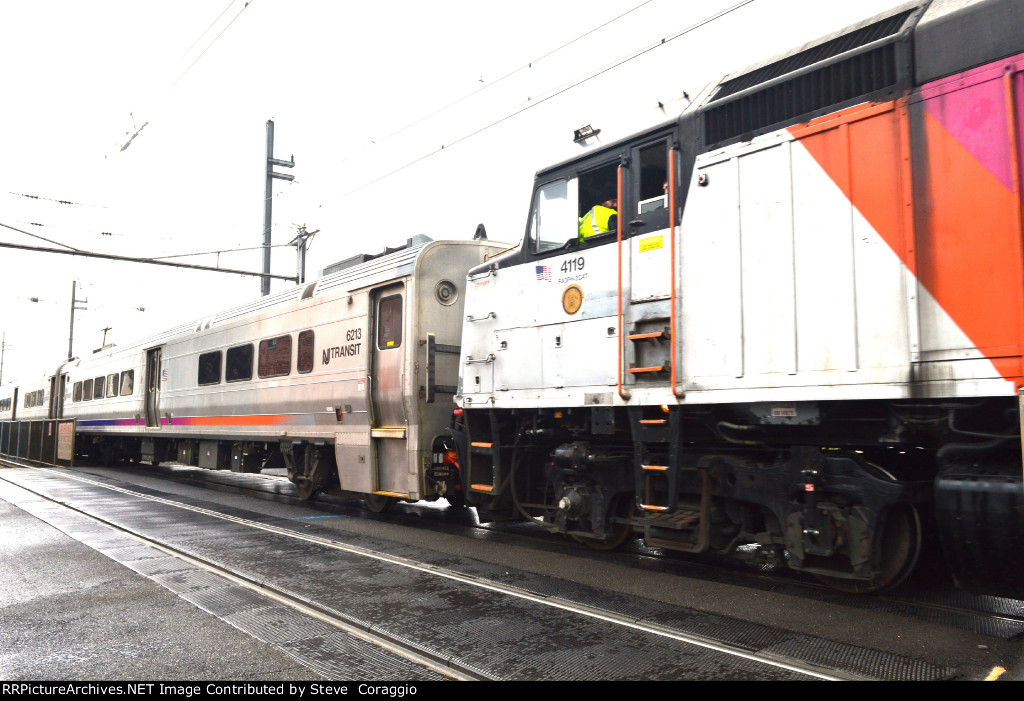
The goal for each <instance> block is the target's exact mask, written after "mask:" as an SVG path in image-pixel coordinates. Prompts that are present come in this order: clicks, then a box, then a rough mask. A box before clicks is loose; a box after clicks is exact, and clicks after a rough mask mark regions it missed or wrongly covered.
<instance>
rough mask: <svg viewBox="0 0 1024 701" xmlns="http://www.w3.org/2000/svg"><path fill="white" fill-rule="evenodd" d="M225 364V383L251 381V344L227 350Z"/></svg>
mask: <svg viewBox="0 0 1024 701" xmlns="http://www.w3.org/2000/svg"><path fill="white" fill-rule="evenodd" d="M227 356H228V357H227V362H226V363H225V366H224V380H225V381H226V382H241V381H242V380H251V379H252V344H251V343H247V344H246V345H244V346H235V347H234V348H228V354H227Z"/></svg>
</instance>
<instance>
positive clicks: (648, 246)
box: [640, 236, 665, 253]
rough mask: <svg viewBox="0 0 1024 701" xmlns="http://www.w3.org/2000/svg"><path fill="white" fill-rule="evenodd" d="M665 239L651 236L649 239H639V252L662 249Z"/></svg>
mask: <svg viewBox="0 0 1024 701" xmlns="http://www.w3.org/2000/svg"><path fill="white" fill-rule="evenodd" d="M664 245H665V239H664V237H662V236H652V237H651V238H649V239H640V252H641V253H644V252H646V251H656V250H658V249H659V248H662V247H664Z"/></svg>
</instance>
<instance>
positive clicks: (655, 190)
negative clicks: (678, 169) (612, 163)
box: [628, 139, 672, 235]
mask: <svg viewBox="0 0 1024 701" xmlns="http://www.w3.org/2000/svg"><path fill="white" fill-rule="evenodd" d="M668 146H669V145H668V140H666V139H661V140H660V141H656V142H655V143H653V144H647V145H645V146H640V147H639V148H635V149H634V150H633V159H634V161H633V163H634V166H633V168H632V170H633V171H634V172H638V173H639V174H640V177H639V178H636V179H635V180H634V182H633V187H634V188H635V190H634V192H633V193H632V195H633V201H634V202H636V204H635V205H633V206H632V207H631V208H630V214H629V217H630V218H629V220H628V221H629V224H630V229H631V230H632V233H635V234H639V235H643V234H646V233H651V232H653V231H658V230H660V229H667V228H668V226H669V211H668V159H669V158H670V157H671V153H672V152H671V151H670V150H669V147H668Z"/></svg>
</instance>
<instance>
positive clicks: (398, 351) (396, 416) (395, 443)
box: [370, 285, 409, 497]
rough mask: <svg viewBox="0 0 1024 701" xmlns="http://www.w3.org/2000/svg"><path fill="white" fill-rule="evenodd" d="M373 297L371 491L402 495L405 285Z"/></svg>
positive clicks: (405, 459)
mask: <svg viewBox="0 0 1024 701" xmlns="http://www.w3.org/2000/svg"><path fill="white" fill-rule="evenodd" d="M372 300H373V305H372V312H371V314H372V322H371V325H370V328H371V329H373V342H372V344H371V345H370V353H371V366H370V402H371V405H370V412H371V416H370V422H371V423H370V438H371V441H372V445H373V460H374V471H375V473H376V474H375V480H374V493H376V494H385V495H387V496H398V497H404V496H407V495H408V493H409V480H408V472H409V468H408V460H409V453H408V436H407V434H408V423H407V421H406V411H405V396H404V391H405V390H404V387H403V382H402V380H403V376H404V372H403V370H404V367H405V364H404V362H403V358H404V356H405V351H404V349H403V347H402V346H403V343H404V341H405V339H403V335H404V334H403V329H404V327H405V316H406V313H407V312H406V309H405V307H406V305H405V286H404V285H390V286H388V287H383V288H381V289H379V290H375V291H374V292H373V296H372Z"/></svg>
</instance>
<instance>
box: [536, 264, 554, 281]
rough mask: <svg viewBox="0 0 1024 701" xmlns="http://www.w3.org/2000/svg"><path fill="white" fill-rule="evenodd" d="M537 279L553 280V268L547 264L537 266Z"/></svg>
mask: <svg viewBox="0 0 1024 701" xmlns="http://www.w3.org/2000/svg"><path fill="white" fill-rule="evenodd" d="M537 279H538V280H547V281H548V282H551V268H549V267H548V266H546V265H538V266H537Z"/></svg>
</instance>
